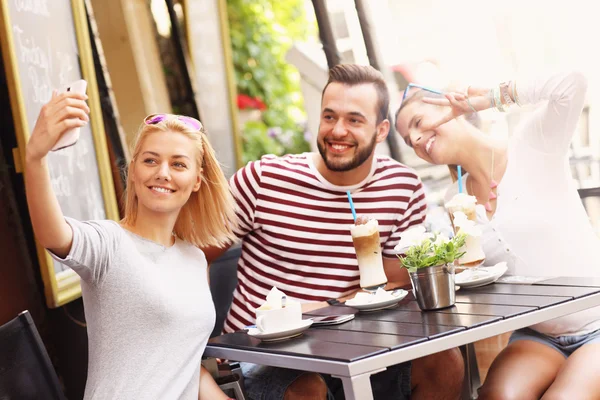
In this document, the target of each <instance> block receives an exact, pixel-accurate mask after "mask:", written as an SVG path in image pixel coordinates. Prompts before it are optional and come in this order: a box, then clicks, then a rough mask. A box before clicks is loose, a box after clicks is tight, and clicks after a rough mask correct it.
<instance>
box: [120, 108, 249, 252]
mask: <svg viewBox="0 0 600 400" xmlns="http://www.w3.org/2000/svg"><path fill="white" fill-rule="evenodd" d="M154 132H176V133H181V134H183V135H185V136H186V137H188V138H189V139H191V140H192V141H193V142H194V143H195V147H196V163H197V166H198V173H199V174H200V178H201V184H200V189H199V190H198V191H197V192H192V194H191V195H190V198H189V199H188V201H187V202H186V203H185V205H184V206H183V207H182V208H181V210H180V212H179V215H178V216H177V221H176V222H175V227H174V229H173V232H174V234H175V235H176V236H177V237H178V238H180V239H182V240H185V241H187V242H189V243H192V244H193V245H195V246H198V247H224V246H227V245H230V244H231V243H233V242H235V241H236V240H237V237H236V236H235V233H234V230H235V228H236V227H237V225H238V219H237V216H236V209H237V206H236V202H235V200H234V198H233V196H232V194H231V191H230V190H229V184H228V182H227V179H226V178H225V175H224V174H223V171H222V170H221V167H220V165H219V162H218V161H217V158H216V157H215V151H214V150H213V148H212V146H211V145H210V143H209V142H208V138H207V136H206V132H205V131H204V129H203V128H202V129H200V130H196V129H193V128H190V127H189V126H188V125H186V124H185V123H183V122H182V121H180V120H178V119H176V118H173V117H171V118H168V119H166V120H164V121H161V122H159V123H156V124H152V125H146V124H145V123H142V126H141V127H140V129H139V131H138V133H137V135H136V137H135V139H134V141H133V146H132V152H131V154H132V155H133V156H132V159H131V162H130V163H129V168H130V169H131V168H132V167H133V166H134V164H135V161H136V160H137V157H138V156H139V153H140V151H141V148H142V144H143V142H144V140H145V139H146V137H147V136H148V135H150V134H151V133H154ZM127 175H128V176H127V189H126V191H125V217H124V218H123V223H125V224H127V225H135V221H136V218H137V211H138V200H137V195H136V193H135V189H134V184H133V177H132V176H131V174H127Z"/></svg>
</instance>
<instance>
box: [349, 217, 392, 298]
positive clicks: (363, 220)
mask: <svg viewBox="0 0 600 400" xmlns="http://www.w3.org/2000/svg"><path fill="white" fill-rule="evenodd" d="M350 233H351V234H352V243H353V244H354V250H355V251H356V259H357V260H358V270H359V272H360V287H361V288H363V289H364V290H367V291H376V290H377V289H378V288H383V287H384V286H385V285H386V283H387V276H386V275H385V271H384V269H383V258H382V254H381V243H380V241H379V223H378V222H377V220H376V219H369V218H367V217H364V216H359V217H358V218H357V219H356V222H355V224H354V225H353V226H352V227H351V228H350Z"/></svg>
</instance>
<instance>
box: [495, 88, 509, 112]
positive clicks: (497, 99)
mask: <svg viewBox="0 0 600 400" xmlns="http://www.w3.org/2000/svg"><path fill="white" fill-rule="evenodd" d="M492 90H493V91H494V105H495V106H496V109H497V110H498V111H500V112H506V108H505V107H504V104H502V99H501V98H500V88H499V87H495V88H494V89H492Z"/></svg>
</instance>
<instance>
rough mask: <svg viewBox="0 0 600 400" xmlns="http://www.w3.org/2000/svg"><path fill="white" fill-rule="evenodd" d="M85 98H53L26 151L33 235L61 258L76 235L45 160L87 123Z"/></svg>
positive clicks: (40, 119)
mask: <svg viewBox="0 0 600 400" xmlns="http://www.w3.org/2000/svg"><path fill="white" fill-rule="evenodd" d="M86 98H87V96H85V95H81V94H76V93H73V92H69V93H64V94H61V95H58V96H57V95H53V96H52V99H51V100H50V102H49V103H48V104H46V105H44V106H43V107H42V110H41V112H40V115H39V117H38V120H37V122H36V124H35V128H34V129H33V132H32V134H31V138H30V140H29V143H28V144H27V149H26V156H25V190H26V195H27V205H28V207H29V215H30V218H31V224H32V225H33V231H34V233H35V236H36V238H37V240H38V241H39V242H40V244H41V245H42V246H44V247H45V248H47V249H49V250H51V251H52V252H53V253H54V254H56V255H57V256H59V257H61V258H64V257H66V256H67V255H68V254H69V251H70V250H71V244H72V242H73V231H72V230H71V227H70V226H69V225H68V224H67V223H66V222H65V219H64V216H63V213H62V211H61V209H60V205H59V204H58V200H57V199H56V195H55V194H54V192H53V190H52V184H51V182H50V174H49V171H48V162H47V158H46V157H47V155H48V153H49V152H50V150H51V149H52V147H53V146H54V144H55V143H56V142H57V141H58V139H59V138H60V137H61V135H62V134H64V133H65V132H67V131H68V130H69V129H71V128H75V127H80V126H83V125H85V124H86V123H87V121H88V115H87V113H89V108H88V107H87V105H86V104H85V99H86Z"/></svg>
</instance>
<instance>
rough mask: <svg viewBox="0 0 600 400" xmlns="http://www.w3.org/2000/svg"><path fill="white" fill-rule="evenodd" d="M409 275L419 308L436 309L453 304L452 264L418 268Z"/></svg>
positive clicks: (454, 297)
mask: <svg viewBox="0 0 600 400" xmlns="http://www.w3.org/2000/svg"><path fill="white" fill-rule="evenodd" d="M409 275H410V282H411V283H412V287H413V293H414V295H415V298H416V299H417V303H418V304H419V307H420V308H421V310H423V311H426V310H437V309H440V308H446V307H451V306H453V305H454V302H455V299H456V293H455V289H454V265H447V264H443V265H438V266H435V267H427V268H420V269H418V270H417V271H415V272H410V273H409Z"/></svg>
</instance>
